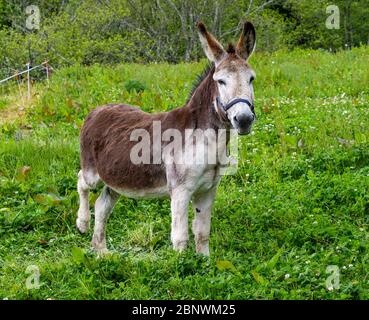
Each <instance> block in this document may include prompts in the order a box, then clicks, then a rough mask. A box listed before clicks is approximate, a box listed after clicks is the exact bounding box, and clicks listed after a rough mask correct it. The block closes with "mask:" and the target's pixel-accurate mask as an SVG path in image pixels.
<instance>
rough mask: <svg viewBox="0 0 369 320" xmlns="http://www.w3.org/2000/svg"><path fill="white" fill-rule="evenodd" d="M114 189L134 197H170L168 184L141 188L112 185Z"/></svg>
mask: <svg viewBox="0 0 369 320" xmlns="http://www.w3.org/2000/svg"><path fill="white" fill-rule="evenodd" d="M111 188H112V189H113V190H114V191H116V192H118V193H119V194H121V195H123V196H126V197H128V198H134V199H152V198H167V197H169V192H168V188H167V186H166V185H163V186H159V187H154V188H142V189H139V190H135V189H128V188H127V189H126V188H116V187H111Z"/></svg>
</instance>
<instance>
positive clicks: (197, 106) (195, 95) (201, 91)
mask: <svg viewBox="0 0 369 320" xmlns="http://www.w3.org/2000/svg"><path fill="white" fill-rule="evenodd" d="M214 72H215V66H214V65H213V66H212V67H211V68H210V69H209V70H208V71H207V73H206V74H205V75H204V76H203V77H202V79H201V81H200V82H199V84H198V85H197V86H196V87H195V88H194V89H193V91H192V94H191V96H190V98H189V99H188V101H187V103H186V105H185V106H184V107H183V109H187V110H188V111H189V114H190V117H189V119H190V120H191V122H192V123H193V124H194V127H195V129H207V128H212V129H215V130H218V129H223V128H225V124H224V122H222V121H221V119H220V117H219V115H218V114H217V112H216V111H215V108H214V105H213V103H214V100H215V97H216V96H217V94H218V89H217V86H216V84H215V82H214V80H213V75H214Z"/></svg>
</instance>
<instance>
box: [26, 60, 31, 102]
mask: <svg viewBox="0 0 369 320" xmlns="http://www.w3.org/2000/svg"><path fill="white" fill-rule="evenodd" d="M29 67H30V63H29V62H28V63H27V89H28V95H27V97H28V100H30V99H31V77H30V73H29Z"/></svg>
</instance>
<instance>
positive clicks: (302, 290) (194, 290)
mask: <svg viewBox="0 0 369 320" xmlns="http://www.w3.org/2000/svg"><path fill="white" fill-rule="evenodd" d="M368 53H369V49H368V48H367V47H363V48H359V49H354V50H353V51H350V52H340V53H338V54H336V55H331V54H329V53H325V52H319V51H301V50H298V51H293V52H276V53H273V54H268V55H267V54H257V55H255V56H253V58H252V61H251V64H252V65H253V67H254V69H255V70H256V73H257V79H256V80H255V91H256V93H255V94H256V110H257V115H258V121H257V123H256V125H255V127H254V134H253V135H250V136H247V137H244V138H242V139H241V143H240V167H239V170H238V172H237V174H236V175H234V176H226V177H224V178H223V180H222V182H221V185H220V188H219V191H218V194H217V198H216V202H215V207H214V210H213V216H212V228H211V230H212V233H211V240H210V245H211V257H210V258H209V259H207V258H204V257H202V256H199V255H196V254H195V253H194V244H193V239H191V242H190V247H189V250H188V251H186V252H185V253H183V254H177V253H175V252H174V251H173V250H172V249H171V244H170V240H169V233H170V206H169V201H168V200H150V201H148V200H142V201H136V200H132V199H125V198H122V199H121V200H120V201H119V203H118V204H117V206H116V207H115V209H114V212H113V214H112V216H111V218H110V220H109V223H108V228H107V235H108V238H107V241H108V247H109V248H110V249H111V250H112V252H113V254H112V255H111V256H107V257H104V258H101V259H97V257H96V255H95V254H94V253H93V252H92V251H91V250H90V247H89V243H90V240H91V232H89V234H87V235H84V236H82V235H80V234H79V233H78V232H77V231H76V229H75V225H74V222H75V218H76V212H77V209H78V194H77V191H76V174H77V172H78V170H79V155H78V134H79V128H80V126H81V125H82V122H83V119H84V117H85V116H86V114H87V113H88V111H89V110H91V109H93V108H94V107H95V106H97V105H99V104H103V103H107V102H127V103H131V104H136V105H140V106H142V108H143V109H144V110H147V111H152V112H154V111H159V110H169V109H172V108H174V107H176V106H179V105H182V104H183V103H184V102H185V101H186V98H187V95H188V93H189V91H190V89H191V83H192V82H193V80H194V79H195V76H196V74H198V73H199V72H201V70H202V69H203V67H204V65H205V63H204V62H201V63H193V64H180V65H166V64H158V65H156V64H153V65H119V66H116V67H111V68H109V67H101V66H92V67H89V68H86V67H71V68H67V69H63V70H59V71H58V72H55V74H54V77H53V79H52V81H51V83H50V86H47V85H46V84H45V85H44V84H41V85H38V87H37V89H38V91H39V95H40V96H39V98H38V99H36V100H35V102H34V104H33V105H32V106H31V107H30V108H29V109H28V113H27V116H26V118H25V119H20V120H19V121H17V122H16V123H6V124H3V125H2V127H1V138H0V298H8V299H47V298H52V299H184V298H186V299H368V298H369V271H368V270H369V269H368V265H369V87H368V84H369V73H368V70H369V61H368V59H367V57H368ZM136 86H137V88H138V90H136V89H135V87H136ZM2 101H5V100H2ZM1 108H5V106H2V107H1ZM26 167H29V168H30V169H29V168H26ZM97 195H98V192H94V193H93V194H92V195H91V204H92V203H93V201H94V199H96V197H97ZM190 216H191V217H192V216H193V214H192V212H191V213H190ZM30 265H36V266H37V267H38V268H39V269H40V284H41V286H40V288H39V289H27V288H26V285H25V284H26V279H27V277H28V276H29V274H27V272H26V270H27V267H28V266H30ZM329 265H336V266H338V268H339V271H340V288H339V289H335V290H331V291H330V290H327V288H326V285H325V282H326V279H327V277H328V276H329V275H330V274H329V273H328V274H327V273H326V269H327V267H328V266H329Z"/></svg>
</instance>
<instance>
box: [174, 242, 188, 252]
mask: <svg viewBox="0 0 369 320" xmlns="http://www.w3.org/2000/svg"><path fill="white" fill-rule="evenodd" d="M186 248H187V241H175V242H173V249H174V250H175V251H178V252H183V251H185V250H186Z"/></svg>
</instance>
